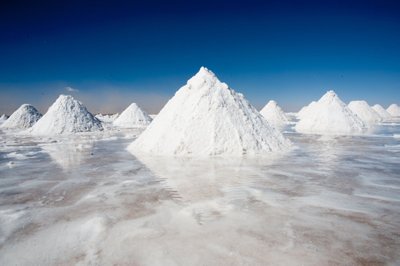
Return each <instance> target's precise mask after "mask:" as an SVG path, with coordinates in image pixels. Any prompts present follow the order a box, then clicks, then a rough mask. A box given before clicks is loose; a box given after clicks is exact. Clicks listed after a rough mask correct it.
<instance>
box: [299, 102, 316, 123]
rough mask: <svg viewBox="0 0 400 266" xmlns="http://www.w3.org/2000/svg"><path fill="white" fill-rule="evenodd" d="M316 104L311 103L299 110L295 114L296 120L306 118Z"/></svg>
mask: <svg viewBox="0 0 400 266" xmlns="http://www.w3.org/2000/svg"><path fill="white" fill-rule="evenodd" d="M316 103H317V102H315V101H312V102H311V103H310V104H309V105H306V106H304V107H303V108H301V109H300V111H299V112H298V113H297V118H298V119H301V118H302V117H304V116H307V113H309V112H311V110H312V108H313V107H314V106H315V104H316Z"/></svg>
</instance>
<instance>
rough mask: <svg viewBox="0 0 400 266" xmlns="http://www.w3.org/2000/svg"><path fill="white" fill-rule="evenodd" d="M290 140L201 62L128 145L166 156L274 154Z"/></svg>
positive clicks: (132, 150)
mask: <svg viewBox="0 0 400 266" xmlns="http://www.w3.org/2000/svg"><path fill="white" fill-rule="evenodd" d="M289 146H290V141H289V140H287V139H286V138H284V137H283V135H282V134H281V133H280V132H278V131H277V130H276V129H275V128H274V127H271V126H270V125H269V124H268V122H267V121H266V120H265V119H264V118H263V117H262V116H261V114H260V113H259V112H257V110H256V109H255V108H254V107H253V106H252V105H251V104H250V103H249V102H248V101H247V100H246V99H245V98H244V96H243V95H242V94H240V93H236V92H235V91H234V90H232V89H230V88H229V87H228V85H227V84H225V83H223V82H221V81H219V80H218V78H217V77H216V76H215V74H214V73H213V72H211V71H210V70H208V69H207V68H205V67H202V68H200V70H199V72H198V73H197V74H196V75H194V76H193V77H192V78H191V79H189V80H188V82H187V84H186V85H184V86H183V87H181V88H180V89H179V90H178V91H177V92H176V93H175V96H174V97H172V98H171V99H170V100H169V101H168V103H167V104H166V105H165V106H164V108H163V109H162V110H161V111H160V113H159V114H158V115H157V116H156V118H155V119H154V120H153V122H152V123H151V124H150V125H149V126H148V127H147V129H146V130H145V131H144V132H143V133H142V134H141V135H140V136H139V137H138V139H137V140H135V141H134V142H133V143H132V144H131V145H130V146H129V147H128V149H129V150H130V151H131V152H133V153H135V154H141V153H145V154H155V155H166V156H168V155H170V156H175V155H177V156H190V155H197V156H198V155H200V156H210V155H234V156H242V155H254V154H270V152H274V151H282V150H286V149H288V148H289Z"/></svg>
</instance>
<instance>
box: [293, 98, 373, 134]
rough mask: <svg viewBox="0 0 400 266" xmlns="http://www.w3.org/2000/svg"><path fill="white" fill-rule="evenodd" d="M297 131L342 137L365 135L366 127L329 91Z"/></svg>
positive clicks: (303, 119)
mask: <svg viewBox="0 0 400 266" xmlns="http://www.w3.org/2000/svg"><path fill="white" fill-rule="evenodd" d="M295 129H296V131H297V132H300V133H316V134H332V135H342V134H359V133H363V132H365V131H366V126H365V124H364V122H363V121H362V120H361V119H360V118H359V117H358V116H357V115H356V114H354V113H353V112H352V111H351V110H350V109H349V108H348V107H347V106H346V104H345V103H344V102H342V100H340V98H339V96H338V95H337V94H336V93H335V92H334V91H328V92H327V93H325V95H323V96H322V97H321V99H319V101H318V102H316V103H315V104H314V105H313V107H312V108H310V109H309V110H308V111H307V112H306V114H304V115H303V116H302V117H301V119H300V121H299V122H298V123H297V125H296V126H295Z"/></svg>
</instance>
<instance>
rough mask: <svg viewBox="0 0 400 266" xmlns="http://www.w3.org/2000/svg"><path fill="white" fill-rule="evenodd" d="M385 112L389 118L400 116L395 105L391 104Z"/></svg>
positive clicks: (398, 108) (399, 110)
mask: <svg viewBox="0 0 400 266" xmlns="http://www.w3.org/2000/svg"><path fill="white" fill-rule="evenodd" d="M386 111H387V112H388V113H389V114H390V115H391V116H400V107H399V106H398V105H397V104H395V103H394V104H391V105H390V106H389V107H388V108H387V109H386Z"/></svg>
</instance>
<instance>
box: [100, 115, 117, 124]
mask: <svg viewBox="0 0 400 266" xmlns="http://www.w3.org/2000/svg"><path fill="white" fill-rule="evenodd" d="M118 115H119V114H118V113H116V114H108V115H107V114H106V115H103V114H97V115H95V117H96V118H97V119H99V120H100V121H101V122H103V123H112V122H114V121H115V119H117V117H118Z"/></svg>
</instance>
